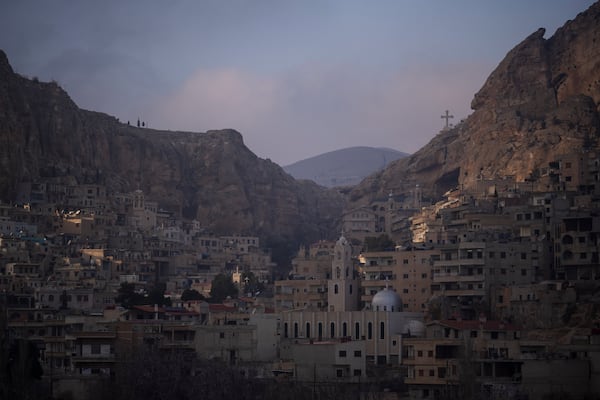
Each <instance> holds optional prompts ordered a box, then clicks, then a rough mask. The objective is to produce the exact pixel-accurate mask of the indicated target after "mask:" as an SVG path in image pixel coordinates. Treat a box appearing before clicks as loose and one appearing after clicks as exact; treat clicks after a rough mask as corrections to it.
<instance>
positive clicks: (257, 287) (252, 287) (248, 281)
mask: <svg viewBox="0 0 600 400" xmlns="http://www.w3.org/2000/svg"><path fill="white" fill-rule="evenodd" d="M242 282H244V293H252V294H255V293H257V292H262V291H263V290H264V289H265V285H263V283H262V282H261V281H259V280H258V278H257V277H256V275H254V272H252V271H244V272H243V273H242Z"/></svg>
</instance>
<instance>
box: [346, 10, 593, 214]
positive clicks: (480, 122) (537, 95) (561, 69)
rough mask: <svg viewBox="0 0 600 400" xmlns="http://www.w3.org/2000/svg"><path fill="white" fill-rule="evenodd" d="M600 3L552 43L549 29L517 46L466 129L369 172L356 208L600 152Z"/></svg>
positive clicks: (435, 193)
mask: <svg viewBox="0 0 600 400" xmlns="http://www.w3.org/2000/svg"><path fill="white" fill-rule="evenodd" d="M599 104H600V3H596V4H594V5H593V6H591V7H590V8H589V9H588V10H587V11H585V12H583V13H581V14H579V15H578V16H577V18H576V19H574V20H573V21H568V22H567V23H566V24H565V25H564V26H563V27H562V28H560V29H558V30H557V31H556V33H555V34H554V35H553V36H552V37H551V38H549V39H544V30H543V29H540V30H538V31H537V32H534V33H533V34H531V35H530V36H529V37H528V38H526V39H525V40H524V41H523V42H521V43H520V44H518V45H517V46H516V47H515V48H514V49H512V50H511V51H510V52H509V53H508V54H507V55H506V57H505V58H504V60H502V62H501V63H500V64H499V65H498V67H497V68H496V69H495V70H494V71H493V72H492V73H491V75H490V76H489V78H488V79H487V80H486V82H485V84H484V85H483V87H482V88H481V90H480V91H479V92H478V93H477V94H475V96H474V99H473V101H472V103H471V107H472V108H473V110H474V112H473V113H472V114H471V115H470V116H469V117H468V118H467V119H466V120H465V121H464V122H463V123H461V124H459V125H457V126H456V127H455V128H453V129H450V130H448V131H443V132H441V133H439V134H438V135H437V136H436V137H434V138H433V139H432V140H431V142H430V143H428V144H427V145H426V146H425V147H423V148H422V149H421V150H419V151H418V152H416V153H415V154H413V155H412V156H410V157H407V158H405V159H401V160H399V161H397V162H395V163H394V164H392V165H391V166H390V167H389V168H387V169H386V170H384V171H381V172H379V173H377V174H375V175H372V176H370V177H368V178H367V179H365V180H364V181H363V182H362V183H361V184H360V185H358V186H357V187H356V188H355V189H354V190H353V192H352V193H351V200H352V204H351V206H354V205H356V204H361V203H368V202H369V201H370V200H372V199H373V198H376V197H381V196H382V195H384V194H385V193H388V192H390V191H393V192H394V193H401V192H406V191H408V190H411V189H412V188H413V187H414V185H416V184H419V185H420V187H421V188H422V191H423V193H424V194H425V195H426V196H430V197H431V198H434V199H435V198H438V197H439V196H441V195H442V194H443V193H444V192H445V191H447V190H448V189H450V188H453V187H457V186H462V187H464V188H467V189H468V188H470V187H472V186H473V185H474V184H475V182H476V181H477V180H478V179H480V178H481V177H483V178H493V177H500V176H507V175H513V176H515V178H516V179H517V180H523V179H525V178H527V177H528V176H529V175H530V174H531V173H532V172H533V171H534V170H536V169H537V168H540V167H543V166H547V165H548V162H549V161H553V160H555V159H556V158H558V157H560V156H561V155H565V154H570V153H572V152H574V151H579V150H581V149H582V148H589V149H598V148H599V147H598V139H599V136H600V116H599Z"/></svg>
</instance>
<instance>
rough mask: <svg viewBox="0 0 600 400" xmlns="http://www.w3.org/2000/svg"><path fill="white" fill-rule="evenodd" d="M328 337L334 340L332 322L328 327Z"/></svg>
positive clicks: (333, 324)
mask: <svg viewBox="0 0 600 400" xmlns="http://www.w3.org/2000/svg"><path fill="white" fill-rule="evenodd" d="M329 337H331V338H334V337H335V323H334V322H332V323H331V324H330V325H329Z"/></svg>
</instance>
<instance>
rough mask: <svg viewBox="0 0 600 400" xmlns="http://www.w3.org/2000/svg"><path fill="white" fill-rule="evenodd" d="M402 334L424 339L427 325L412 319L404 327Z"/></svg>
mask: <svg viewBox="0 0 600 400" xmlns="http://www.w3.org/2000/svg"><path fill="white" fill-rule="evenodd" d="M402 333H404V334H407V335H410V336H412V337H422V336H425V324H424V323H423V322H421V321H418V320H416V319H411V320H410V321H408V323H407V324H406V325H405V326H404V329H403V331H402Z"/></svg>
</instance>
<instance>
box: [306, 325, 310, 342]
mask: <svg viewBox="0 0 600 400" xmlns="http://www.w3.org/2000/svg"><path fill="white" fill-rule="evenodd" d="M306 337H307V338H310V322H307V323H306Z"/></svg>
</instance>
